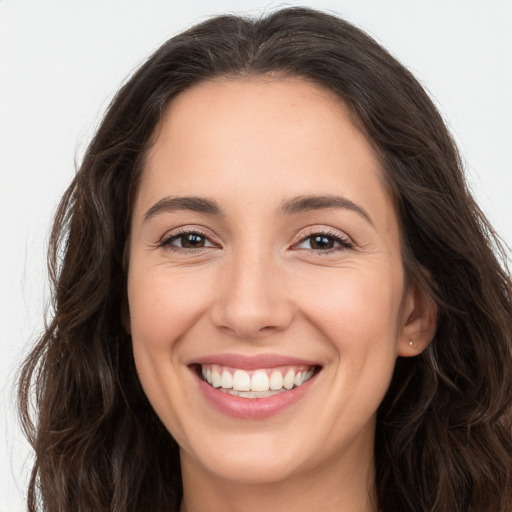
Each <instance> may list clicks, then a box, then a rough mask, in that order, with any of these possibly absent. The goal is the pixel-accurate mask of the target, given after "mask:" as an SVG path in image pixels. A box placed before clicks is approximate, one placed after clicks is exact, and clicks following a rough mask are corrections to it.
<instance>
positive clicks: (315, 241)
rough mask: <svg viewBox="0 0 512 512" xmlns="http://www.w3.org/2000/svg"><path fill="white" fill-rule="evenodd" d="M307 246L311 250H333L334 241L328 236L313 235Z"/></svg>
mask: <svg viewBox="0 0 512 512" xmlns="http://www.w3.org/2000/svg"><path fill="white" fill-rule="evenodd" d="M309 245H310V248H311V249H323V250H325V249H333V248H334V246H335V240H334V239H333V238H332V237H330V236H325V235H315V236H312V237H310V238H309Z"/></svg>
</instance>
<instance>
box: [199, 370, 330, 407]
mask: <svg viewBox="0 0 512 512" xmlns="http://www.w3.org/2000/svg"><path fill="white" fill-rule="evenodd" d="M195 371H196V372H197V375H198V376H199V378H200V379H201V380H202V381H203V382H205V383H206V384H207V385H208V386H210V387H212V388H214V389H216V390H218V391H220V392H223V393H226V394H229V395H231V396H236V397H240V398H246V399H261V398H268V397H272V396H275V395H278V394H281V393H286V392H289V391H291V390H294V389H296V388H299V387H301V386H302V385H303V384H304V383H306V382H307V381H309V380H310V379H312V378H313V377H314V376H315V375H316V374H317V373H318V372H319V371H320V367H319V366H317V365H285V366H279V367H273V368H259V369H252V370H246V369H243V368H235V367H232V366H226V365H222V364H196V365H195Z"/></svg>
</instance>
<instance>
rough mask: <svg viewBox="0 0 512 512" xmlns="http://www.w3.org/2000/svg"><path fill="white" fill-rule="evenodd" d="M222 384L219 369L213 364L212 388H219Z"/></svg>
mask: <svg viewBox="0 0 512 512" xmlns="http://www.w3.org/2000/svg"><path fill="white" fill-rule="evenodd" d="M221 384H222V377H221V376H220V374H219V370H218V369H217V368H216V367H215V366H214V367H213V370H212V386H213V387H214V388H220V386H221Z"/></svg>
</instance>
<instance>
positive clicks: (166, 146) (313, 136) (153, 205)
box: [20, 9, 512, 512]
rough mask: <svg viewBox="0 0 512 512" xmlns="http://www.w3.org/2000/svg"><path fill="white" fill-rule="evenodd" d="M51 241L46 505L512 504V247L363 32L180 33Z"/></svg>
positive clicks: (300, 22)
mask: <svg viewBox="0 0 512 512" xmlns="http://www.w3.org/2000/svg"><path fill="white" fill-rule="evenodd" d="M51 240H52V244H51V253H50V261H51V265H52V267H51V268H52V270H53V273H52V279H53V282H54V286H55V292H54V307H55V311H54V317H53V321H52V322H51V324H50V325H49V326H48V328H47V330H46V332H45V334H44V336H43V337H42V338H41V340H40V342H39V344H38V345H37V347H36V348H35V349H34V351H33V353H32V354H31V356H30V357H29V359H28V360H27V362H26V363H25V366H24V371H23V375H22V379H21V384H20V403H21V411H22V415H23V419H24V425H25V428H26V431H27V433H28V435H29V438H30V439H31V441H32V444H33V446H34V449H35V452H36V462H35V465H34V470H33V473H32V480H31V486H30V490H29V508H30V509H31V510H37V501H38V495H40V500H41V504H42V507H43V509H44V510H48V511H64V510H66V511H67V510H95V511H101V510H105V511H106V510H109V511H123V512H126V511H144V510H148V511H149V510H151V511H164V510H181V511H187V512H192V511H205V510H211V511H216V510H222V511H231V510H233V511H239V510H243V511H252V510H256V509H257V510H260V509H263V508H268V509H275V510H304V511H306V510H307V511H310V510H324V511H329V510H333V511H334V510H351V511H356V510H357V511H364V512H370V511H371V512H375V511H386V512H387V511H389V512H391V511H393V512H397V511H427V510H428V511H438V512H446V511H450V512H451V511H460V512H462V511H464V512H467V511H479V512H482V511H485V512H490V511H496V510H499V511H507V510H509V509H510V505H511V503H512V436H511V407H512V406H511V401H512V375H511V373H512V361H511V357H512V355H511V352H512V351H511V348H512V333H511V330H512V327H511V326H512V322H511V320H512V305H511V302H510V294H511V281H510V276H509V275H508V274H507V272H506V270H505V268H504V267H505V264H504V260H505V256H504V253H503V252H502V251H500V248H499V247H500V246H499V242H498V239H497V238H496V236H495V235H494V233H493V231H492V228H491V227H490V226H489V224H488V223H487V221H486V219H485V218H484V216H483V215H482V213H481V212H480V210H479V209H478V207H477V206H476V205H475V203H474V201H473V199H472V198H471V196H470V195H469V193H468V191H467V188H466V185H465V182H464V178H463V172H462V169H461V164H460V159H459V156H458V153H457V151H456V149H455V147H454V144H453V141H452V140H451V138H450V136H449V134H448V132H447V130H446V128H445V126H444V124H443V122H442V120H441V118H440V116H439V114H438V113H437V111H436V109H435V107H434V106H433V104H432V102H431V100H430V99H429V98H428V96H427V95H426V94H425V92H424V91H423V89H422V88H421V86H420V85H419V84H418V82H417V81H416V80H415V79H414V78H413V77H412V76H411V75H410V73H409V72H408V71H407V70H405V69H404V68H403V67H402V66H401V65H400V64H399V63H398V62H396V60H394V59H393V58H392V57H391V56H390V55H389V54H388V53H387V52H386V51H385V50H383V49H382V48H381V47H380V46H378V45H377V44H376V43H375V42H374V41H373V40H371V39H370V38H369V37H368V36H367V35H365V34H364V33H362V32H361V31H360V30H359V29H356V28H355V27H353V26H351V25H350V24H348V23H346V22H344V21H342V20H339V19H337V18H335V17H332V16H329V15H326V14H323V13H319V12H316V11H312V10H309V9H285V10H282V11H279V12H276V13H274V14H272V15H270V16H268V17H266V18H263V19H260V20H247V19H244V18H239V17H234V16H223V17H219V18H215V19H212V20H210V21H207V22H205V23H203V24H201V25H198V26H196V27H194V28H192V29H190V30H189V31H187V32H185V33H183V34H181V35H179V36H177V37H175V38H173V39H171V40H170V41H168V42H167V43H165V44H164V45H163V46H162V47H161V48H160V49H159V50H158V51H157V52H156V53H155V54H154V55H153V56H152V57H151V58H150V59H149V60H148V61H147V62H146V63H145V64H144V65H143V66H142V67H141V68H140V70H139V71H138V72H137V73H136V74H135V75H134V76H133V77H132V78H131V79H130V80H129V82H128V83H127V84H126V85H125V86H124V87H123V88H122V89H121V90H120V91H119V93H118V95H117V96H116V98H115V99H114V101H113V102H112V104H111V106H110V107H109V109H108V112H107V114H106V116H105V119H104V121H103V123H102V125H101V126H100V128H99V130H98V132H97V134H96V136H95V138H94V140H93V141H92V143H91V145H90V147H89V149H88V151H87V154H86V156H85V159H84V162H83V164H82V166H81V169H80V171H79V172H78V174H77V176H76V178H75V180H74V182H73V183H72V185H71V186H70V188H69V189H68V191H67V192H66V194H65V196H64V198H63V200H62V203H61V205H60V208H59V210H58V213H57V218H56V221H55V225H54V228H53V232H52V238H51ZM500 258H501V261H502V263H500ZM33 383H35V385H36V390H37V416H36V422H34V423H33V422H32V420H31V416H30V414H29V405H28V396H29V390H30V387H31V386H32V385H33Z"/></svg>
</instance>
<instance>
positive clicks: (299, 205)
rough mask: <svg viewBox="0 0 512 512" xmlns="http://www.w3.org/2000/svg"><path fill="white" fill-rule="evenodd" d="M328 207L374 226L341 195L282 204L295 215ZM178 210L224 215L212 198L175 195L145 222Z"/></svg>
mask: <svg viewBox="0 0 512 512" xmlns="http://www.w3.org/2000/svg"><path fill="white" fill-rule="evenodd" d="M328 208H343V209H346V210H351V211H353V212H356V213H357V214H359V215H360V216H362V217H363V218H364V219H365V220H367V221H368V222H369V223H370V224H371V225H372V226H374V224H373V221H372V219H371V217H370V216H369V215H368V213H367V212H366V210H365V209H364V208H362V207H361V206H359V205H358V204H356V203H354V202H353V201H350V199H346V198H345V197H341V196H333V195H323V196H319V195H308V196H298V197H294V198H293V199H290V200H288V201H285V202H284V203H283V204H282V205H281V208H280V210H281V212H282V213H283V214H284V215H293V214H295V213H301V212H307V211H311V210H324V209H328ZM178 210H189V211H193V212H198V213H205V214H208V215H217V216H219V217H222V216H223V212H222V209H221V208H220V206H219V205H218V203H217V202H216V201H214V200H212V199H206V198H203V197H194V196H190V197H173V196H167V197H163V198H162V199H160V200H159V201H158V202H156V203H155V204H154V205H153V206H152V207H151V208H150V209H149V210H148V211H147V212H146V213H145V215H144V222H147V221H148V220H150V219H151V218H153V217H155V216H157V215H158V214H161V213H172V212H174V211H178Z"/></svg>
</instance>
